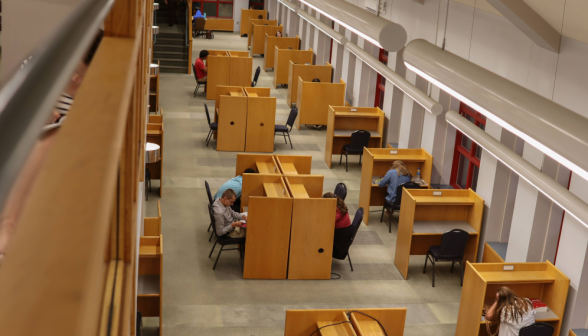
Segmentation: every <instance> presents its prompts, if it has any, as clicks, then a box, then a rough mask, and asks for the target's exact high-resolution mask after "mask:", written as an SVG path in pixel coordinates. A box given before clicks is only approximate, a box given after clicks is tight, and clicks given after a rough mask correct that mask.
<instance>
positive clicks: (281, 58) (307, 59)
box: [274, 46, 342, 105]
mask: <svg viewBox="0 0 588 336" xmlns="http://www.w3.org/2000/svg"><path fill="white" fill-rule="evenodd" d="M274 54H275V59H274V87H275V88H277V87H278V84H288V72H289V71H290V61H292V63H302V64H306V63H308V64H312V63H313V58H314V54H313V52H312V49H308V50H290V49H278V47H277V46H276V47H275V48H274ZM341 105H342V104H341Z"/></svg>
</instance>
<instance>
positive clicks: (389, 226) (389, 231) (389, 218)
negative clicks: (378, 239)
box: [388, 209, 394, 233]
mask: <svg viewBox="0 0 588 336" xmlns="http://www.w3.org/2000/svg"><path fill="white" fill-rule="evenodd" d="M393 214H394V209H392V211H390V215H389V216H388V233H392V215H393Z"/></svg>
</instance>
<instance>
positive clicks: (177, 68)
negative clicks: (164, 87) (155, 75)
mask: <svg viewBox="0 0 588 336" xmlns="http://www.w3.org/2000/svg"><path fill="white" fill-rule="evenodd" d="M160 71H161V72H165V73H182V74H187V73H188V67H187V66H184V67H180V66H170V65H167V66H163V65H162V66H160Z"/></svg>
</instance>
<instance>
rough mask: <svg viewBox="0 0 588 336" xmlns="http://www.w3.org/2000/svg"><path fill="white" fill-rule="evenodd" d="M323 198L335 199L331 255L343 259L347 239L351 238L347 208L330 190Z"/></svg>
mask: <svg viewBox="0 0 588 336" xmlns="http://www.w3.org/2000/svg"><path fill="white" fill-rule="evenodd" d="M323 198H336V199H337V208H336V211H337V214H336V215H335V235H334V236H333V257H336V258H339V259H345V257H346V247H347V246H348V245H349V239H351V236H352V235H353V229H352V227H351V219H349V210H347V205H345V201H343V200H342V199H341V198H340V197H339V196H337V195H335V194H334V193H332V192H328V193H325V194H324V195H323Z"/></svg>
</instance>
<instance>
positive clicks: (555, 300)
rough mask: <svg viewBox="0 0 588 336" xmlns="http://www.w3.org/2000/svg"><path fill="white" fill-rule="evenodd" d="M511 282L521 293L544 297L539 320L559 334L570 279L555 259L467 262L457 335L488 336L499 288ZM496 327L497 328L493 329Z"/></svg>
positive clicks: (537, 318) (533, 296) (536, 317)
mask: <svg viewBox="0 0 588 336" xmlns="http://www.w3.org/2000/svg"><path fill="white" fill-rule="evenodd" d="M502 286H508V287H509V288H510V289H512V290H513V291H514V292H515V293H516V294H517V295H518V296H521V297H525V298H529V299H540V300H541V301H543V302H544V303H545V304H546V305H547V307H548V310H547V312H542V313H537V314H536V315H535V320H536V321H537V322H544V323H548V324H550V325H552V326H553V327H554V329H555V332H554V333H553V336H559V334H560V329H561V322H562V317H563V315H564V311H565V306H566V300H567V296H568V289H569V286H570V279H568V277H566V276H565V275H564V274H563V273H562V272H561V271H560V270H558V269H557V268H556V267H555V266H553V264H552V263H550V262H549V261H547V262H538V263H495V264H493V263H482V264H471V263H469V262H468V263H467V264H466V271H465V276H464V282H463V290H462V295H461V302H460V305H459V315H458V318H457V329H456V333H455V335H456V336H472V335H480V336H488V333H487V331H486V325H485V324H486V322H485V321H484V317H483V314H482V312H483V310H484V308H485V306H490V304H491V303H492V302H493V301H494V298H495V296H496V291H497V290H498V289H499V288H500V287H502ZM492 331H494V329H492Z"/></svg>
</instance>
